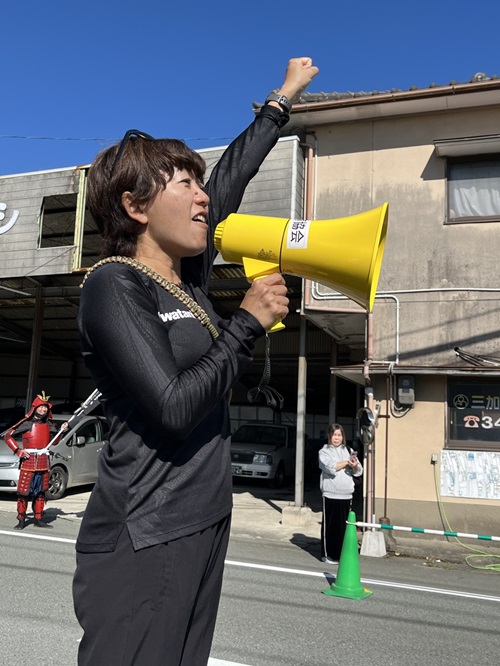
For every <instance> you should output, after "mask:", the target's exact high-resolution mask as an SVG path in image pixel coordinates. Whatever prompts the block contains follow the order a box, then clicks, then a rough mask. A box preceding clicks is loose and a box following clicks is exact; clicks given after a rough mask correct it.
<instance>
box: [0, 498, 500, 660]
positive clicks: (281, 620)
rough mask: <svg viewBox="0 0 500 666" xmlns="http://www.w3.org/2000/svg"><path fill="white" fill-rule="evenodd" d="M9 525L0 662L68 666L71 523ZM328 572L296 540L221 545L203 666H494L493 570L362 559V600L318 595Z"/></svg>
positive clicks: (4, 540)
mask: <svg viewBox="0 0 500 666" xmlns="http://www.w3.org/2000/svg"><path fill="white" fill-rule="evenodd" d="M12 518H13V515H12V512H11V511H0V583H1V589H2V600H3V603H2V611H1V612H0V664H5V665H6V666H7V664H8V665H9V666H25V665H26V664H30V663H35V662H36V663H37V664H38V666H54V665H56V666H72V665H74V664H76V652H77V646H78V640H79V639H80V637H81V630H80V628H79V626H78V623H77V622H76V619H75V618H74V615H73V609H72V601H71V580H72V574H73V568H74V538H75V537H76V533H77V530H78V524H79V518H78V516H74V515H72V514H71V512H69V511H68V512H64V511H62V512H61V515H60V518H59V519H58V520H57V521H56V523H55V528H54V529H53V530H51V531H50V534H49V533H48V531H42V530H35V529H34V528H31V529H27V530H25V531H24V532H22V533H16V532H14V531H13V530H12V526H13V521H12ZM14 522H15V521H14ZM328 569H329V567H328V566H327V565H323V564H321V563H320V562H318V560H317V558H315V557H313V556H312V555H311V554H310V553H309V552H308V551H307V550H306V549H303V548H301V547H300V546H298V545H293V544H290V543H279V542H265V541H258V540H255V539H250V538H234V539H232V540H231V543H230V548H229V552H228V557H227V560H226V571H225V580H224V587H223V594H222V600H221V606H220V612H219V617H218V621H217V627H216V633H215V637H214V644H213V650H212V658H213V659H212V661H211V666H212V664H213V666H223V664H224V665H225V664H227V663H236V664H244V665H245V666H280V665H286V666H327V665H328V666H336V665H337V664H338V665H339V666H340V665H342V666H354V665H356V666H359V665H360V664H370V666H390V665H394V666H414V665H415V666H417V664H418V666H421V665H422V664H424V665H425V666H445V665H446V666H448V665H449V664H450V663H452V664H456V665H461V664H470V663H476V662H478V663H481V664H483V665H490V664H491V665H493V664H495V666H496V664H498V655H499V651H500V642H499V638H498V634H499V632H498V626H499V614H500V575H499V574H498V573H497V572H492V571H474V570H471V569H469V568H467V567H464V566H462V565H448V566H446V567H445V566H443V567H440V568H438V567H428V566H425V564H424V563H423V562H422V561H420V560H413V559H411V558H389V559H385V558H384V559H379V558H363V560H362V563H361V578H362V582H363V585H364V586H365V587H367V588H369V589H371V590H372V591H373V595H372V596H370V597H368V598H367V599H363V600H359V601H357V600H353V599H346V598H338V597H329V596H326V595H323V594H322V590H324V589H328V588H329V587H330V585H331V584H332V583H333V582H334V577H333V574H334V573H335V567H333V568H330V571H329V570H328ZM110 666H113V665H112V664H110Z"/></svg>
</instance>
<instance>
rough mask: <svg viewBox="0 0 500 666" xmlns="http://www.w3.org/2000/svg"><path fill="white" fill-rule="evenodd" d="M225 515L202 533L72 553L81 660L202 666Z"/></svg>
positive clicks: (102, 664) (99, 665)
mask: <svg viewBox="0 0 500 666" xmlns="http://www.w3.org/2000/svg"><path fill="white" fill-rule="evenodd" d="M230 522H231V518H230V516H228V517H227V518H224V519H223V520H221V521H220V522H219V523H217V524H215V525H213V526H212V527H209V528H207V529H205V530H203V531H202V532H197V533H196V534H192V535H189V536H187V537H183V538H181V539H176V540H175V541H170V542H169V543H164V544H159V545H157V546H151V547H149V548H144V549H142V550H138V551H134V549H133V547H132V543H131V541H130V537H129V534H128V530H127V529H126V528H124V529H123V531H122V533H121V535H120V538H119V540H118V543H117V545H116V549H115V551H114V552H112V553H77V569H76V573H75V577H74V581H73V600H74V605H75V613H76V616H77V618H78V621H79V622H80V624H81V626H82V628H83V630H84V635H83V638H82V641H81V643H80V649H79V652H78V665H79V666H206V664H207V662H208V658H209V656H210V648H211V645H212V637H213V632H214V628H215V620H216V617H217V609H218V606H219V599H220V592H221V587H222V575H223V570H224V558H225V555H226V551H227V545H228V540H229V531H230Z"/></svg>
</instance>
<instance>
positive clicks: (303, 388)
mask: <svg viewBox="0 0 500 666" xmlns="http://www.w3.org/2000/svg"><path fill="white" fill-rule="evenodd" d="M300 146H301V147H302V148H305V149H307V156H306V168H307V177H306V182H305V192H304V200H305V201H304V203H305V205H304V213H305V219H306V220H310V219H312V211H313V201H314V172H313V165H314V161H315V160H314V157H315V156H314V148H313V146H311V145H310V144H309V143H301V144H300ZM302 287H304V280H302ZM306 336H307V327H306V320H305V317H304V315H303V314H302V313H301V317H300V335H299V347H300V349H299V367H298V377H297V441H296V447H295V451H296V458H295V497H294V505H295V507H296V508H301V507H303V506H304V461H305V441H306V409H307V406H306V395H307V358H306V348H307V345H306V340H307V337H306Z"/></svg>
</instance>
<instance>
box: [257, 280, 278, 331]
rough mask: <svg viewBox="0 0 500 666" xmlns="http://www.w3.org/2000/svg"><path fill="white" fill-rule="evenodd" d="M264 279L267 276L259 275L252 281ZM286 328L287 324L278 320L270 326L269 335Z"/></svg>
mask: <svg viewBox="0 0 500 666" xmlns="http://www.w3.org/2000/svg"><path fill="white" fill-rule="evenodd" d="M263 277H266V275H257V276H256V277H253V278H251V279H252V280H261V279H262V278H263ZM284 328H285V324H283V322H282V321H281V318H280V319H277V320H276V321H275V322H274V324H273V325H272V326H270V327H269V328H268V329H266V330H267V332H268V333H276V332H277V331H282V330H283V329H284Z"/></svg>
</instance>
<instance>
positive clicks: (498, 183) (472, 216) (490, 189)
mask: <svg viewBox="0 0 500 666" xmlns="http://www.w3.org/2000/svg"><path fill="white" fill-rule="evenodd" d="M447 179H448V216H447V223H448V224H461V223H465V222H498V221H500V155H481V156H478V157H462V158H455V159H452V158H448V163H447Z"/></svg>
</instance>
